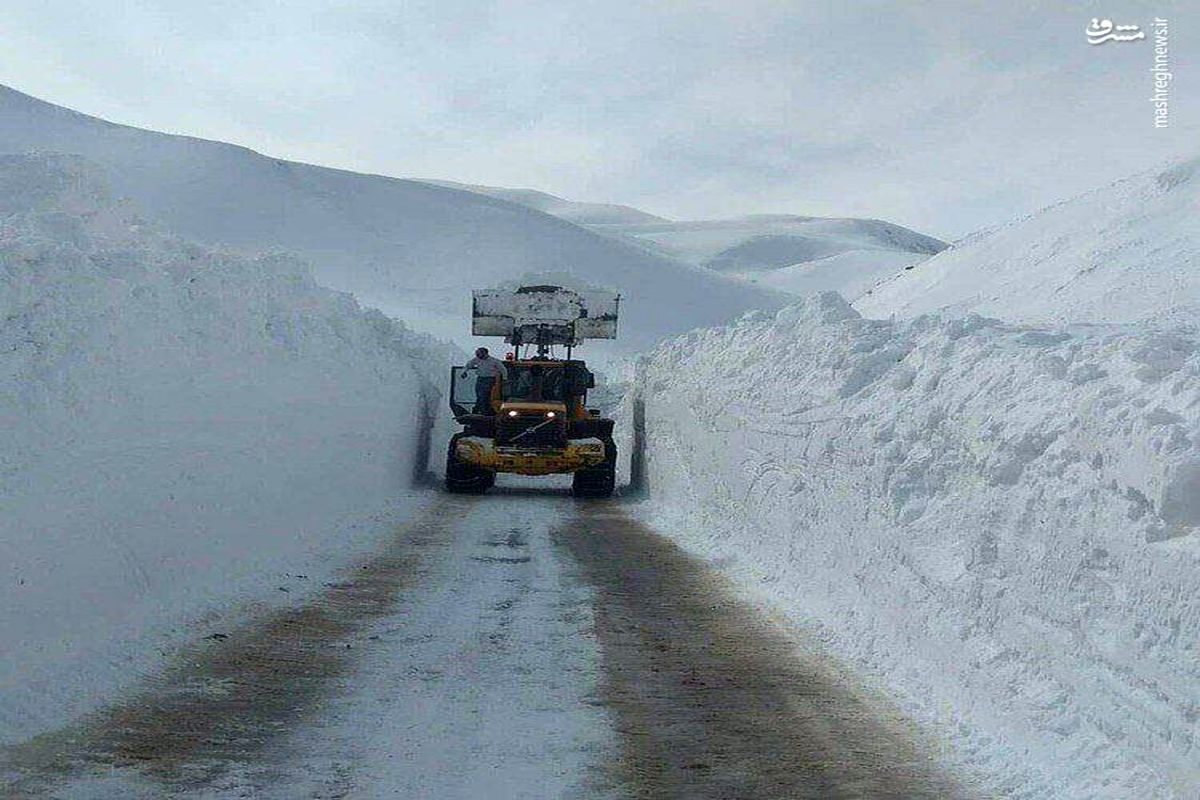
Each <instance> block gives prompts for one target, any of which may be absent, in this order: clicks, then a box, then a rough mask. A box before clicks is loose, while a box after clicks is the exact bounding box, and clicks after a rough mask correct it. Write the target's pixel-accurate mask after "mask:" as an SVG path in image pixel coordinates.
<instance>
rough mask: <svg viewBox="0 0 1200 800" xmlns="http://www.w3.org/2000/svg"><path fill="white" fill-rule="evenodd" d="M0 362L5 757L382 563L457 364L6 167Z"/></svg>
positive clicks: (0, 678) (242, 262) (335, 299)
mask: <svg viewBox="0 0 1200 800" xmlns="http://www.w3.org/2000/svg"><path fill="white" fill-rule="evenodd" d="M0 353H3V356H2V357H0V370H2V371H0V475H2V476H3V480H0V508H3V510H4V511H3V514H2V515H0V563H2V565H3V570H4V579H3V581H0V605H2V606H3V608H4V613H3V614H2V615H0V642H3V649H4V658H3V659H2V660H0V684H2V685H3V686H4V691H3V694H2V696H0V741H3V740H6V739H12V738H14V737H19V736H22V735H27V734H29V733H32V732H35V731H37V730H39V729H40V728H42V727H44V726H46V725H49V724H53V723H54V722H56V721H59V720H61V719H63V718H66V717H69V716H74V715H76V714H78V713H80V712H81V711H85V710H87V709H88V708H89V707H90V706H91V705H93V704H95V703H98V702H102V701H103V700H104V699H105V698H107V697H109V696H110V695H111V693H112V691H113V690H114V689H115V688H116V687H120V686H122V685H127V684H128V683H130V682H133V681H135V680H136V679H137V677H138V675H139V673H140V671H141V670H143V669H146V668H148V666H149V665H151V664H152V663H153V662H154V661H155V660H156V659H158V658H159V657H160V655H161V652H160V651H161V650H162V649H167V648H169V647H170V643H171V642H172V641H173V640H174V639H175V638H177V637H187V638H195V637H196V634H197V633H199V632H203V631H204V630H205V627H204V625H202V624H201V625H200V627H198V628H197V627H192V625H194V624H198V623H197V622H196V621H197V619H198V618H200V617H201V616H202V615H204V614H206V613H209V612H210V611H214V610H215V609H218V608H222V607H227V606H228V605H229V604H230V603H231V602H234V601H258V602H261V601H274V602H279V601H286V599H287V598H289V597H291V598H293V599H294V598H296V597H297V596H299V595H301V594H303V593H304V592H305V590H306V589H307V587H309V586H311V585H314V584H318V583H319V579H320V577H321V576H323V575H325V574H327V573H328V572H329V571H330V570H331V569H333V568H334V567H336V566H337V565H340V564H342V563H344V562H345V559H346V558H347V557H348V554H350V553H353V552H356V551H361V550H362V549H363V548H365V547H370V546H371V545H372V543H373V541H374V540H375V539H376V538H377V537H378V535H379V530H380V527H381V526H382V525H385V524H387V519H388V517H389V515H392V514H395V513H402V512H403V511H404V506H405V504H406V503H411V502H415V501H413V500H412V499H411V497H409V496H407V495H406V490H407V489H408V487H410V486H411V485H412V481H413V478H414V475H415V474H416V473H418V472H420V471H422V470H423V469H424V468H425V465H424V463H423V462H422V460H421V459H422V458H423V455H424V442H423V436H422V429H423V427H425V426H426V424H427V421H428V420H427V418H428V417H429V416H430V415H431V414H433V413H436V409H438V408H440V406H441V403H440V401H439V399H438V397H437V395H436V389H435V387H436V386H440V382H441V376H442V372H443V369H442V366H443V365H444V364H447V363H451V356H450V354H449V353H448V352H446V351H445V350H444V349H438V348H434V347H433V346H431V345H430V343H429V342H428V341H426V340H425V339H424V337H419V336H416V335H414V334H411V333H409V332H407V331H406V330H404V329H403V328H402V327H401V326H400V325H399V324H397V323H396V322H393V321H391V320H389V319H387V318H385V317H384V316H383V315H382V314H380V313H378V312H374V311H364V310H363V309H361V308H360V307H359V306H358V305H357V304H356V303H355V301H354V300H353V299H352V298H350V297H349V296H347V295H344V294H339V293H335V292H332V291H328V290H326V289H322V288H320V287H318V286H317V285H316V284H314V282H313V279H312V278H311V276H310V275H309V272H308V268H307V267H306V266H305V265H304V264H302V263H301V262H298V261H296V260H294V259H292V258H290V257H286V256H281V255H267V256H262V257H258V258H241V257H235V256H231V255H227V254H223V253H220V252H215V251H212V250H208V249H205V248H203V247H200V246H198V245H195V244H191V243H189V242H186V241H183V240H180V239H176V238H173V237H171V236H168V235H166V234H163V233H158V232H156V231H155V230H153V229H151V228H150V227H148V226H147V225H146V224H145V223H144V222H143V221H141V220H140V219H139V218H138V217H137V216H136V214H135V213H134V211H133V210H132V209H131V208H129V207H128V206H127V205H125V204H123V203H118V202H115V201H114V200H113V199H112V197H111V195H110V193H109V192H108V190H107V189H106V187H105V186H104V184H103V182H102V180H101V179H100V178H99V177H98V174H97V171H96V169H95V168H93V167H91V166H89V165H88V164H86V163H84V162H82V161H81V160H79V159H76V158H71V157H60V156H41V157H34V156H30V157H12V156H5V157H0ZM406 498H407V499H406ZM214 613H215V612H214ZM208 622H209V623H211V624H214V625H215V624H216V623H215V622H213V621H212V620H208Z"/></svg>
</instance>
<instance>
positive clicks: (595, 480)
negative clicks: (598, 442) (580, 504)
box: [571, 439, 617, 497]
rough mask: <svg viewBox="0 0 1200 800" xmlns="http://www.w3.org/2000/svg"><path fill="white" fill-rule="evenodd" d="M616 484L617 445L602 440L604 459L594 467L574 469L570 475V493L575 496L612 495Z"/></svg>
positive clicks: (607, 440)
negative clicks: (573, 472)
mask: <svg viewBox="0 0 1200 800" xmlns="http://www.w3.org/2000/svg"><path fill="white" fill-rule="evenodd" d="M616 486H617V445H616V443H615V442H613V440H612V439H605V440H604V460H603V461H601V462H600V463H599V464H597V465H596V466H594V467H584V468H583V469H580V470H576V471H575V474H574V475H572V477H571V494H573V495H575V496H576V497H612V493H613V490H614V489H615V488H616Z"/></svg>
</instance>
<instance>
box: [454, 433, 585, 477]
mask: <svg viewBox="0 0 1200 800" xmlns="http://www.w3.org/2000/svg"><path fill="white" fill-rule="evenodd" d="M455 447H456V448H457V453H458V457H459V458H461V459H462V460H463V461H465V462H467V463H468V464H474V465H475V466H477V467H482V468H483V469H486V470H491V471H492V472H511V473H514V474H516V475H560V474H566V473H571V472H574V471H575V470H578V469H583V468H584V467H592V466H595V465H596V464H599V463H600V462H602V461H603V460H604V442H602V441H600V440H599V439H570V440H568V441H567V446H566V447H564V448H561V449H560V448H555V449H553V450H544V449H541V448H538V449H533V448H528V449H523V448H520V447H505V446H499V447H497V446H496V442H495V440H493V439H487V438H484V437H482V436H464V437H463V438H461V439H459V440H458V443H457V444H456V445H455Z"/></svg>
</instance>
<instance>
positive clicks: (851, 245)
mask: <svg viewBox="0 0 1200 800" xmlns="http://www.w3.org/2000/svg"><path fill="white" fill-rule="evenodd" d="M431 183H436V184H439V185H445V186H453V187H455V188H460V189H465V190H467V191H472V192H478V193H480V194H484V195H487V196H490V197H500V198H503V199H505V200H511V201H513V202H515V203H521V204H522V205H527V206H529V207H531V208H536V209H538V210H540V211H545V212H546V213H547V214H554V215H555V216H558V217H562V218H563V219H566V220H570V221H572V222H577V223H579V224H581V225H585V226H586V227H588V228H590V229H591V230H593V231H596V232H598V233H603V234H605V235H606V236H610V237H613V238H615V239H618V240H625V241H630V242H635V243H637V244H639V245H641V246H642V247H643V248H645V249H646V250H648V251H649V252H651V253H654V254H657V255H660V256H663V257H666V258H671V259H674V260H679V261H685V262H687V263H689V264H694V265H695V266H699V267H704V268H706V269H710V270H713V271H715V272H719V273H722V274H726V275H730V276H733V277H736V278H740V279H741V280H743V281H746V282H749V283H754V284H759V285H761V286H764V287H767V288H770V289H775V290H778V291H781V292H786V293H788V294H792V295H803V294H811V293H812V292H817V291H824V290H830V291H839V292H841V293H842V294H843V295H845V296H847V297H850V298H855V297H858V296H859V295H860V294H862V293H863V292H865V291H867V290H869V289H870V288H871V287H873V286H875V285H876V284H877V283H880V282H881V281H884V280H887V279H888V278H891V277H892V276H893V275H895V274H896V273H897V272H900V271H902V270H904V269H905V268H906V267H909V266H911V265H913V264H918V263H920V262H921V261H924V260H925V259H927V258H929V257H930V256H932V255H934V254H935V253H938V252H941V251H942V250H943V249H945V247H946V243H945V242H942V241H940V240H938V239H934V238H933V237H931V236H926V235H924V234H921V233H917V232H916V231H912V230H909V229H908V228H903V227H900V226H899V225H893V224H891V223H888V222H883V221H881V220H873V219H826V218H821V217H801V216H793V215H786V214H762V215H754V216H748V217H740V218H737V219H718V220H694V221H683V222H676V221H672V220H667V219H662V218H661V217H655V216H653V215H651V214H647V213H646V212H644V211H640V210H638V209H636V208H631V207H629V206H616V205H606V204H597V203H578V202H575V201H571V200H564V199H562V198H560V197H555V196H553V195H548V194H545V193H543V192H537V191H533V190H529V189H504V188H500V187H495V186H471V185H466V184H455V183H449V182H447V181H431Z"/></svg>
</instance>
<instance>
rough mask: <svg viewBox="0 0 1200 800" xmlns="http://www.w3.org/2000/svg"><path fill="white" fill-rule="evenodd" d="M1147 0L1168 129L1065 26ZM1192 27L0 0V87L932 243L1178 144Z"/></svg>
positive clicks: (1195, 23)
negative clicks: (1167, 61)
mask: <svg viewBox="0 0 1200 800" xmlns="http://www.w3.org/2000/svg"><path fill="white" fill-rule="evenodd" d="M106 5H107V7H105V6H106ZM1155 15H1158V16H1161V17H1165V18H1167V19H1168V20H1169V21H1170V22H1171V23H1173V24H1171V28H1170V56H1171V64H1172V68H1173V72H1174V80H1173V82H1172V87H1171V127H1169V128H1167V129H1166V130H1162V129H1159V130H1156V129H1155V128H1154V126H1153V117H1152V107H1151V103H1150V100H1149V98H1150V94H1151V92H1152V89H1153V87H1152V85H1151V73H1150V67H1151V65H1152V58H1153V53H1152V44H1151V42H1150V41H1149V40H1143V41H1137V42H1124V43H1122V42H1108V43H1106V44H1103V45H1099V46H1091V45H1089V44H1088V43H1087V41H1086V36H1085V33H1084V29H1085V28H1086V27H1087V25H1088V23H1089V21H1090V19H1091V17H1093V16H1099V17H1109V18H1111V19H1112V20H1113V21H1114V22H1115V23H1117V24H1139V25H1141V26H1143V28H1144V29H1147V31H1148V34H1149V35H1150V38H1151V39H1152V38H1153V35H1152V33H1151V32H1150V31H1149V29H1148V26H1149V25H1150V23H1151V22H1152V21H1153V18H1154V16H1155ZM1198 29H1200V3H1197V2H1196V0H1187V1H1186V2H1179V1H1178V0H1176V2H1125V1H1118V2H1112V3H1107V4H1104V5H1103V6H1099V5H1096V6H1093V5H1092V4H1090V3H1086V2H1084V3H1078V2H1057V3H1043V2H1019V1H1013V0H996V2H990V3H977V2H976V3H972V2H953V3H951V2H923V3H904V2H859V3H854V2H839V3H832V2H820V3H817V2H807V1H806V0H793V1H792V2H773V1H770V0H721V1H718V2H671V0H659V1H658V2H646V3H633V2H616V1H615V0H605V1H603V2H582V1H581V0H550V1H548V2H493V3H474V2H472V3H467V2H458V1H457V0H422V1H421V2H406V1H405V0H363V1H359V2H342V3H331V2H316V0H289V1H288V2H286V3H285V2H259V1H258V0H209V1H208V2H206V3H202V4H201V3H195V2H191V1H190V0H189V1H187V2H184V0H165V1H164V2H157V3H151V2H135V1H131V2H125V3H121V4H117V3H110V4H105V3H102V2H96V0H86V1H85V0H78V1H77V0H61V1H60V0H51V2H45V0H41V1H38V0H7V2H5V3H4V4H3V5H2V6H0V31H2V33H3V36H4V41H5V48H4V49H5V58H4V62H3V63H4V74H2V75H0V82H4V83H7V84H8V85H10V86H12V87H13V88H16V89H19V90H21V91H24V92H28V93H30V94H33V95H35V96H38V97H41V98H43V99H46V100H49V101H51V102H55V103H58V104H60V105H65V106H68V107H71V108H74V109H76V110H79V111H83V112H86V113H89V114H94V115H97V116H101V117H104V118H107V119H111V120H113V121H116V122H123V123H127V124H132V125H139V126H142V127H147V128H153V129H157V130H164V131H170V132H176V133H187V134H191V135H195V136H201V137H205V138H211V139H221V140H225V141H232V142H236V143H238V144H244V145H246V146H249V147H252V148H254V149H256V150H260V151H262V152H265V153H269V154H271V155H275V156H279V157H284V158H291V159H296V160H300V161H308V162H312V163H319V164H325V165H329V166H338V167H345V168H349V169H355V170H361V171H367V172H378V173H384V174H389V175H399V176H417V177H437V178H445V179H450V180H457V181H464V182H469V183H485V184H494V185H500V186H519V187H531V188H538V189H542V190H545V191H550V192H553V193H555V194H561V195H564V196H567V197H570V198H572V199H580V200H596V201H613V202H623V203H629V204H632V205H636V206H639V207H642V208H644V209H646V210H648V211H652V212H655V213H660V214H664V215H667V216H671V217H677V218H698V217H718V216H733V215H739V214H745V213H762V212H787V213H799V214H816V215H846V216H851V215H853V216H873V217H880V218H884V219H888V220H892V221H895V222H899V223H901V224H905V225H909V226H912V227H914V228H917V229H920V230H923V231H925V232H928V233H932V234H934V235H939V236H943V237H948V238H953V237H956V236H959V235H962V234H964V233H967V232H969V231H970V230H972V229H975V228H978V227H981V226H986V225H992V224H996V223H1000V222H1004V221H1006V220H1008V219H1010V218H1012V217H1014V216H1017V215H1021V214H1025V213H1029V212H1031V211H1033V210H1035V209H1036V208H1038V207H1040V206H1043V205H1046V204H1048V203H1050V202H1053V201H1055V200H1058V199H1061V198H1064V197H1067V196H1070V195H1072V194H1076V193H1078V192H1081V191H1085V190H1087V189H1090V188H1094V187H1096V186H1099V185H1102V184H1104V183H1107V182H1109V181H1111V180H1114V179H1117V178H1120V177H1123V176H1125V175H1127V174H1129V173H1132V172H1136V171H1138V170H1141V169H1147V168H1150V167H1153V166H1155V165H1157V164H1158V163H1160V162H1162V161H1163V160H1165V159H1168V158H1172V157H1184V156H1200V88H1198V85H1197V82H1198V81H1200V77H1198V76H1197V74H1196V64H1197V53H1198V52H1200V50H1198V48H1200V34H1198V32H1197V31H1198Z"/></svg>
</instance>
